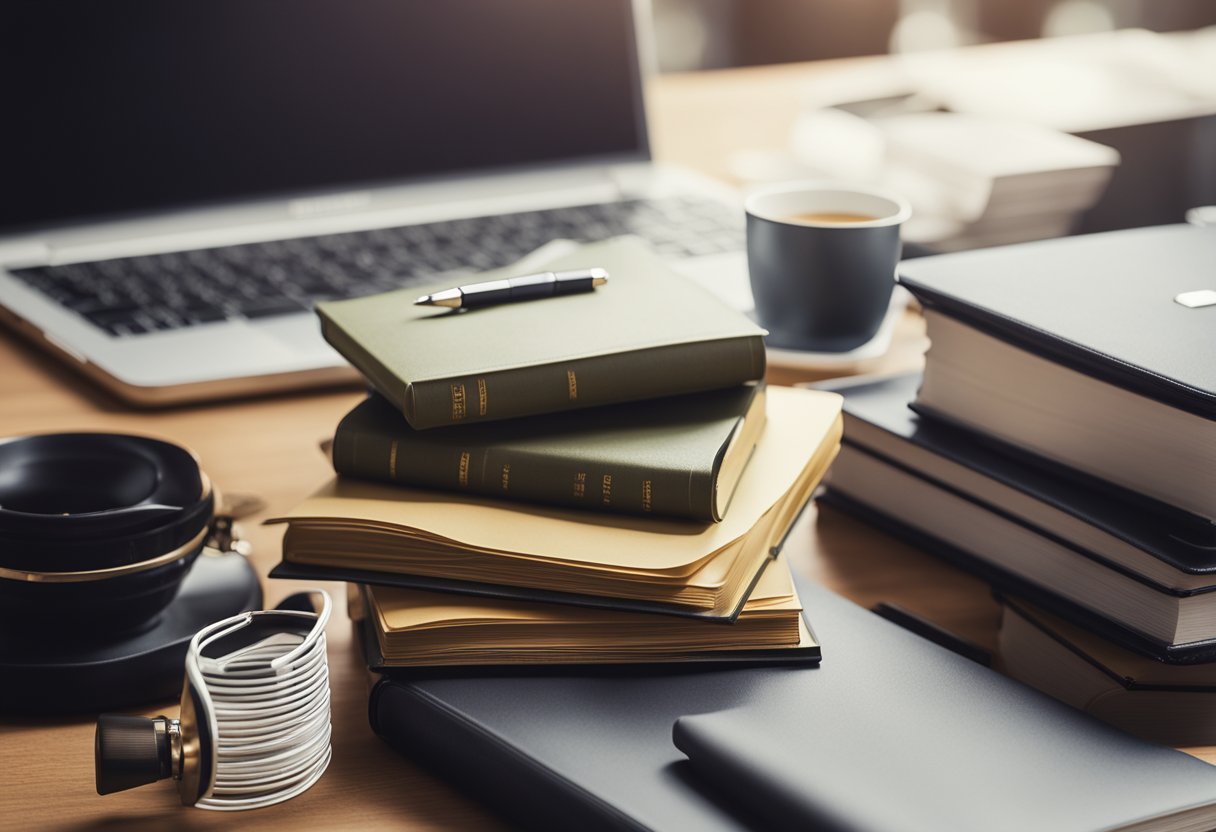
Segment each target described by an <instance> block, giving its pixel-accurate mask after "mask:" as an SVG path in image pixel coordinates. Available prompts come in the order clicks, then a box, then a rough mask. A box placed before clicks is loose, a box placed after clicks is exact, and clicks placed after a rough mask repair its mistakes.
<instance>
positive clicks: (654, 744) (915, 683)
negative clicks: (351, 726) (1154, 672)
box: [370, 582, 1216, 832]
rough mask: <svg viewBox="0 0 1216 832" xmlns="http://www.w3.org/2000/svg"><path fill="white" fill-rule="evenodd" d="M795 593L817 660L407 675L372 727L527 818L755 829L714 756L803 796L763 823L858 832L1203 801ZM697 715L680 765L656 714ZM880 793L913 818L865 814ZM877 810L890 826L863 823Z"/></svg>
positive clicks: (892, 637)
mask: <svg viewBox="0 0 1216 832" xmlns="http://www.w3.org/2000/svg"><path fill="white" fill-rule="evenodd" d="M799 592H800V593H801V595H802V599H803V603H804V605H805V607H806V609H807V612H808V615H809V616H810V617H811V618H812V620H814V622H815V628H816V632H817V634H818V635H819V636H820V637H821V639H822V641H823V644H824V663H823V666H822V667H821V668H819V669H810V668H794V667H753V668H739V669H729V670H713V671H695V670H689V669H686V668H672V669H649V670H639V671H636V672H632V673H629V672H624V671H622V670H620V669H613V670H611V671H596V670H586V669H582V670H579V669H574V668H570V669H565V670H562V669H560V668H558V669H536V670H511V671H505V672H498V673H494V672H489V671H467V672H463V673H455V672H447V673H436V674H428V675H426V676H422V675H415V676H414V677H412V678H398V679H386V680H385V681H382V682H381V683H380V684H379V685H377V687H376V688H375V690H374V691H373V694H372V700H371V704H370V712H371V719H372V724H373V727H374V728H375V729H376V731H377V732H378V733H380V734H381V735H382V736H383V737H384V738H385V739H386V740H387V741H388V742H390V743H391V744H392V745H394V746H395V747H397V748H398V749H400V750H401V751H402V752H403V753H405V754H408V755H409V756H411V757H413V758H415V759H416V760H418V761H419V762H421V763H423V764H426V765H429V766H430V767H432V768H433V769H434V770H436V771H437V772H439V773H441V774H442V775H444V776H446V777H448V778H449V779H451V780H453V781H454V782H455V783H456V784H457V785H458V786H460V787H461V788H463V789H465V790H466V791H467V792H469V793H471V794H473V795H474V796H476V797H479V798H481V799H482V800H484V801H485V802H487V803H488V804H489V805H490V806H491V807H492V808H495V809H497V810H498V811H500V812H502V813H504V814H506V815H508V816H509V817H511V818H512V819H514V820H516V821H518V822H519V823H521V824H523V825H524V826H526V827H528V828H537V827H543V828H550V827H559V828H580V829H634V830H637V829H652V830H689V829H696V830H707V831H708V830H728V829H729V830H737V829H746V828H749V827H752V828H761V829H767V828H771V827H772V824H773V822H774V818H772V817H771V816H766V815H765V814H764V813H763V812H757V811H755V809H754V808H753V807H752V806H751V805H750V804H751V802H752V801H748V800H738V799H737V798H736V799H732V798H731V794H730V791H728V789H727V788H725V787H724V785H725V784H724V783H723V780H724V779H729V776H726V775H725V773H726V772H729V771H731V769H728V768H724V767H722V766H719V765H718V761H719V760H721V759H725V758H726V757H727V756H728V755H731V756H735V758H736V759H746V760H747V761H748V764H749V765H750V766H752V768H753V769H754V770H753V771H752V773H751V775H750V780H749V781H747V782H748V783H749V789H750V786H751V784H754V786H755V790H754V792H752V793H753V794H754V795H760V794H764V795H766V800H767V795H769V794H772V793H776V794H781V793H782V792H788V793H789V797H790V798H791V800H794V799H796V800H797V801H801V802H798V803H787V804H780V805H782V806H788V807H789V809H788V811H787V810H785V809H783V811H782V814H781V818H777V819H776V820H781V819H782V818H784V819H785V820H786V822H788V823H802V817H803V816H802V815H799V814H795V813H794V812H795V811H800V810H801V807H806V806H812V807H814V806H822V807H823V812H825V813H830V814H831V815H832V816H834V817H837V818H838V819H839V820H840V821H842V822H844V823H846V824H847V823H852V824H853V827H854V829H858V830H870V829H876V828H877V829H881V830H882V832H901V830H920V829H925V828H933V830H934V832H952V830H965V832H975V831H976V830H984V832H987V831H988V830H1005V829H1016V830H1019V832H1027V831H1028V830H1035V832H1049V831H1050V830H1069V832H1091V830H1107V829H1122V828H1131V829H1136V828H1139V827H1134V826H1128V824H1131V823H1133V822H1134V821H1136V820H1138V819H1142V818H1148V817H1153V816H1157V815H1160V814H1162V813H1166V812H1172V811H1175V810H1178V809H1182V808H1186V807H1191V806H1206V805H1207V804H1208V803H1210V802H1213V801H1216V768H1213V767H1209V766H1207V765H1206V764H1204V763H1202V762H1199V761H1198V760H1195V759H1194V758H1191V757H1188V756H1186V755H1184V754H1181V753H1179V752H1176V751H1173V750H1170V749H1166V748H1163V747H1160V746H1155V745H1151V744H1148V743H1146V742H1143V741H1140V740H1136V739H1133V738H1131V737H1129V736H1126V735H1124V734H1122V733H1120V732H1118V731H1116V730H1114V729H1113V728H1109V727H1107V726H1106V725H1104V724H1102V723H1100V722H1097V721H1096V720H1094V719H1092V718H1090V717H1088V716H1085V715H1084V714H1081V713H1080V712H1078V711H1075V710H1073V709H1071V708H1069V707H1067V706H1065V705H1063V704H1061V703H1059V702H1056V701H1055V700H1053V699H1049V698H1048V697H1046V696H1044V695H1042V694H1040V693H1038V692H1036V691H1033V690H1031V689H1030V688H1027V687H1024V686H1023V685H1021V684H1019V683H1017V682H1013V681H1011V680H1009V679H1006V678H1004V677H1002V676H1000V675H998V674H996V673H994V672H991V671H989V670H987V669H985V668H983V667H980V666H979V665H975V664H973V663H971V662H969V661H967V660H966V659H963V658H961V657H959V656H957V655H955V654H954V653H951V652H949V651H948V650H945V649H944V648H941V647H938V646H936V645H934V644H931V643H929V642H927V641H925V640H923V639H921V638H920V637H919V636H915V635H912V634H911V633H908V632H906V631H905V630H903V629H901V628H900V627H898V626H897V625H895V624H891V623H889V622H887V621H885V620H883V619H881V618H879V617H878V616H876V615H873V614H872V613H870V612H868V611H866V610H864V609H862V608H860V607H858V606H856V605H855V604H852V603H851V602H849V601H846V600H844V599H842V598H840V597H839V596H837V595H835V594H833V593H831V592H829V591H827V590H825V589H823V588H821V587H818V586H814V585H810V584H808V583H806V582H802V583H801V584H800V585H799ZM707 626H714V625H707ZM711 712H725V713H721V714H719V715H715V716H697V717H694V718H690V719H684V720H681V726H682V729H681V730H682V731H686V732H692V733H695V734H696V735H697V736H698V737H704V738H706V740H707V744H706V747H709V742H710V741H711V740H713V744H714V745H715V746H716V747H718V748H720V749H721V750H722V752H723V753H722V754H721V755H714V756H713V757H704V758H703V757H702V755H700V754H697V755H696V762H695V763H690V762H689V761H688V760H687V759H685V756H684V754H682V753H681V752H680V751H679V750H678V749H677V748H676V747H675V745H673V744H672V725H673V724H674V723H675V722H676V720H677V719H679V718H681V717H683V716H685V715H690V714H694V715H695V714H709V713H711ZM736 725H741V726H744V728H743V729H738V730H737V729H736V728H734V727H732V726H736ZM689 735H690V736H691V734H689ZM713 738H718V739H716V740H714V739H713ZM785 767H789V769H790V770H789V771H788V772H787V773H785V774H782V773H781V772H782V769H783V768H785ZM737 768H738V767H737V766H735V767H734V770H736V771H737ZM698 769H700V771H698ZM778 775H780V776H778ZM386 776H388V775H387V772H386ZM730 776H733V775H730ZM740 782H742V781H740ZM881 804H889V805H890V806H892V807H896V808H909V807H910V808H913V809H915V808H918V807H919V808H920V809H921V810H923V811H922V813H920V814H918V813H915V812H903V813H895V814H898V817H892V816H891V814H890V813H888V814H882V815H876V814H875V812H876V811H877V809H878V808H879V807H880V805H881ZM1205 811H1207V810H1205ZM1205 817H1209V818H1210V817H1211V816H1210V815H1205ZM876 818H877V819H878V820H880V821H882V822H884V823H887V822H891V824H893V825H886V826H878V827H875V826H874V825H873V824H874V821H875V820H876ZM926 819H928V820H931V821H933V822H935V823H937V825H936V826H934V827H926V826H925V822H926ZM1212 825H1213V824H1212V823H1211V822H1201V823H1200V825H1198V826H1193V827H1181V828H1192V829H1209V828H1211V827H1212ZM801 828H808V826H807V825H806V824H804V823H802V826H801ZM810 828H814V827H810ZM829 828H830V827H829ZM836 828H841V826H840V824H839V823H838V824H837V827H836ZM844 828H848V827H847V826H845V827H844ZM1146 828H1153V829H1170V828H1172V827H1167V826H1153V827H1146Z"/></svg>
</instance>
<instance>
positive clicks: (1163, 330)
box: [900, 225, 1216, 520]
mask: <svg viewBox="0 0 1216 832" xmlns="http://www.w3.org/2000/svg"><path fill="white" fill-rule="evenodd" d="M1214 275H1216V231H1213V230H1212V229H1210V228H1197V227H1193V226H1187V225H1178V226H1162V227H1158V228H1140V229H1134V230H1130V231H1116V232H1110V233H1105V234H1092V235H1087V236H1081V237H1070V238H1065V239H1060V240H1047V241H1042V242H1036V243H1025V244H1021V245H1016V246H1005V247H1000V248H992V249H984V250H979V251H971V252H962V253H956V254H948V255H941V256H937V257H926V258H922V259H917V260H911V261H908V262H906V263H903V264H901V265H900V282H901V283H902V284H903V285H904V286H906V287H907V288H908V289H909V290H910V291H911V292H912V293H913V294H914V295H916V297H917V298H918V299H919V300H920V301H921V303H922V304H923V305H924V307H925V319H926V322H927V331H928V335H929V339H930V342H931V345H930V348H929V353H928V355H927V358H926V365H925V373H924V380H923V384H922V387H921V390H920V392H919V394H918V396H917V399H916V403H915V407H916V409H917V410H919V411H921V412H924V413H927V414H929V415H932V416H934V417H936V418H939V419H942V420H948V421H951V422H954V423H956V424H958V425H961V426H963V427H966V428H968V429H970V430H972V431H974V432H975V433H976V434H977V435H978V436H981V437H983V438H985V439H988V440H993V441H998V442H1004V443H1008V444H1011V445H1013V446H1015V447H1017V448H1019V449H1021V450H1022V451H1028V452H1030V453H1031V454H1033V455H1035V456H1036V457H1038V458H1040V459H1041V460H1042V461H1044V462H1046V463H1048V464H1053V465H1054V466H1056V467H1055V471H1054V472H1055V473H1056V474H1057V475H1068V474H1069V473H1070V472H1071V471H1073V470H1076V471H1081V472H1084V473H1085V474H1088V475H1090V476H1093V477H1097V478H1098V479H1100V480H1103V481H1106V482H1109V483H1111V484H1113V485H1114V486H1117V487H1119V488H1122V489H1128V490H1131V491H1134V492H1137V493H1139V494H1142V495H1144V496H1145V497H1147V498H1151V499H1154V500H1157V501H1160V502H1162V503H1165V504H1167V505H1170V506H1174V507H1177V508H1179V509H1183V510H1185V511H1188V512H1191V513H1192V514H1196V515H1199V516H1200V517H1203V518H1205V519H1207V520H1216V304H1213V303H1208V302H1206V301H1205V298H1209V297H1213V295H1212V291H1213V289H1214V288H1216V282H1214V280H1216V278H1214V277H1213V276H1214Z"/></svg>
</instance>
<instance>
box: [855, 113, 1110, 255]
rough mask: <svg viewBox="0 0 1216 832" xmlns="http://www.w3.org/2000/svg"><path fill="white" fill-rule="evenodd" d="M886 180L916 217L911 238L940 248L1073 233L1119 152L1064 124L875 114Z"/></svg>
mask: <svg viewBox="0 0 1216 832" xmlns="http://www.w3.org/2000/svg"><path fill="white" fill-rule="evenodd" d="M874 125H875V127H876V128H877V129H878V130H879V131H880V132H881V133H882V134H883V136H884V138H885V141H886V171H885V174H884V181H885V184H886V185H887V186H888V187H894V188H897V189H900V190H902V191H904V193H905V194H906V195H907V197H908V199H909V200H911V201H912V203H913V206H914V208H915V214H916V216H917V217H918V218H919V221H918V223H916V224H914V225H910V226H909V227H908V228H907V229H906V238H907V239H909V240H914V241H916V242H923V243H933V244H935V247H936V248H938V249H940V250H955V249H961V248H972V247H978V246H981V245H1001V244H1005V243H1015V242H1024V241H1027V240H1035V239H1042V238H1046V237H1058V236H1061V235H1064V234H1067V233H1068V232H1069V231H1070V230H1071V229H1072V227H1073V225H1074V224H1075V222H1076V220H1077V217H1078V215H1079V214H1080V213H1081V212H1082V211H1084V210H1085V209H1087V208H1089V207H1090V206H1092V205H1093V204H1094V203H1095V202H1097V200H1098V199H1099V198H1100V197H1101V195H1102V192H1103V191H1104V190H1105V188H1106V185H1107V183H1108V182H1109V181H1110V176H1111V173H1112V171H1113V170H1114V168H1115V166H1117V165H1118V164H1119V154H1118V152H1116V151H1115V150H1114V149H1112V148H1110V147H1107V146H1105V145H1102V144H1098V143H1097V142H1091V141H1089V140H1087V139H1082V138H1078V137H1076V136H1070V135H1068V134H1067V133H1061V132H1059V131H1058V130H1052V129H1050V128H1047V127H1040V126H1037V125H1034V124H1026V123H1024V122H1018V121H1011V120H1009V119H1000V118H986V117H983V116H975V115H963V114H959V113H915V114H908V115H902V116H893V117H891V118H883V119H876V120H875V121H874Z"/></svg>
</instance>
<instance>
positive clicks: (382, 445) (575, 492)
mask: <svg viewBox="0 0 1216 832" xmlns="http://www.w3.org/2000/svg"><path fill="white" fill-rule="evenodd" d="M333 463H334V470H335V471H337V472H338V473H339V474H341V475H343V476H348V477H354V478H356V479H365V480H376V481H380V482H387V483H393V484H397V485H409V486H415V487H419V488H436V489H442V490H447V491H456V492H463V493H468V494H477V495H480V496H483V497H496V498H500V499H507V500H518V501H521V502H529V503H543V504H547V505H557V506H568V507H571V508H580V509H587V510H590V511H602V512H608V513H624V514H634V515H640V516H651V515H654V516H660V517H677V518H681V519H686V520H697V521H700V522H705V523H711V522H713V521H714V519H715V518H714V513H713V511H714V510H713V499H714V496H713V495H714V476H715V475H714V474H712V473H709V472H690V471H687V470H677V469H670V468H668V469H664V468H658V467H650V466H642V465H635V464H626V463H621V462H619V461H611V460H594V459H570V458H566V457H559V456H552V455H548V454H543V453H537V452H534V451H524V450H519V449H514V448H502V447H487V446H485V445H476V444H472V443H470V444H468V445H462V444H460V443H459V442H458V441H453V438H452V435H451V434H450V433H447V432H445V437H444V441H442V442H440V441H434V440H432V439H430V438H428V436H427V435H426V434H412V433H402V434H399V435H392V434H389V433H385V432H380V431H369V430H365V429H357V428H354V427H352V426H350V425H348V424H346V423H343V424H341V425H339V427H338V431H337V433H336V434H335V436H334V447H333Z"/></svg>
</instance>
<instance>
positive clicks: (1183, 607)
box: [819, 443, 1216, 663]
mask: <svg viewBox="0 0 1216 832" xmlns="http://www.w3.org/2000/svg"><path fill="white" fill-rule="evenodd" d="M819 502H820V503H822V504H823V505H828V506H831V507H833V508H838V509H840V510H842V511H845V512H846V513H849V514H852V515H854V516H856V517H858V518H859V519H861V520H863V521H864V522H867V523H869V524H871V525H873V526H876V527H878V528H880V529H882V530H884V531H886V532H889V533H890V534H893V535H894V536H896V537H899V538H902V539H904V540H906V541H908V542H910V543H911V544H912V545H914V546H917V547H918V548H921V549H924V550H925V551H927V552H929V553H930V554H934V555H937V556H939V557H941V558H944V559H946V560H949V561H950V562H952V563H954V564H956V565H957V566H960V567H961V568H963V569H966V570H967V571H969V572H973V573H975V574H977V575H979V576H980V577H981V578H983V579H985V580H987V581H989V582H991V583H992V584H994V585H995V586H997V587H999V588H1001V589H1003V590H1006V591H1008V592H1011V593H1014V594H1018V595H1022V596H1024V597H1027V598H1030V599H1032V600H1034V601H1035V603H1038V604H1041V605H1043V606H1044V607H1047V608H1049V609H1051V610H1052V611H1053V612H1056V613H1058V614H1059V615H1061V616H1064V617H1066V618H1068V619H1069V620H1072V621H1075V622H1077V623H1078V624H1080V625H1082V626H1084V627H1087V628H1089V629H1092V630H1094V631H1095V632H1101V633H1103V634H1104V635H1105V636H1106V637H1108V638H1111V639H1113V640H1117V641H1119V642H1120V643H1122V644H1124V645H1126V646H1127V647H1129V648H1130V649H1133V650H1137V651H1139V652H1141V653H1144V654H1146V655H1149V656H1152V657H1153V658H1155V659H1157V660H1159V661H1168V662H1175V663H1194V662H1208V661H1216V591H1213V586H1212V585H1208V586H1203V587H1196V588H1187V589H1172V588H1169V587H1167V586H1164V585H1161V584H1159V583H1156V582H1154V581H1153V580H1151V579H1148V578H1145V577H1144V576H1143V575H1140V574H1137V573H1136V572H1133V571H1132V570H1130V569H1126V568H1122V567H1119V566H1117V565H1116V564H1115V563H1114V562H1113V561H1109V560H1107V559H1105V558H1104V557H1103V554H1104V553H1099V552H1090V551H1087V550H1085V549H1082V548H1081V547H1078V546H1076V545H1074V544H1072V543H1069V542H1068V541H1066V540H1064V539H1062V538H1060V537H1056V536H1055V535H1052V534H1047V533H1045V532H1044V531H1043V530H1042V529H1040V528H1038V527H1036V526H1034V525H1032V524H1030V523H1027V522H1025V521H1024V520H1021V519H1020V518H1017V517H1014V516H1011V515H1010V514H1008V513H1006V512H1003V511H1000V510H994V508H993V507H990V506H988V505H986V504H984V503H982V502H980V501H977V500H974V499H972V498H971V497H970V496H968V495H967V494H966V493H964V492H962V491H960V490H957V489H955V488H953V487H950V486H948V485H945V484H943V483H940V482H938V481H936V480H933V479H931V478H928V477H925V476H922V475H921V474H920V473H918V472H916V471H913V470H911V469H909V468H906V467H904V466H902V465H899V464H896V463H894V462H892V461H891V460H890V459H888V458H885V457H883V456H881V455H878V454H874V453H871V452H870V451H869V450H867V449H865V448H863V447H861V446H859V445H854V444H852V443H845V445H844V446H843V447H842V449H841V452H840V455H839V456H838V457H837V460H836V463H835V464H834V465H833V468H832V474H831V478H830V481H829V482H828V483H827V487H826V489H825V490H824V493H822V494H821V495H819ZM1183 577H1185V576H1183Z"/></svg>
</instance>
